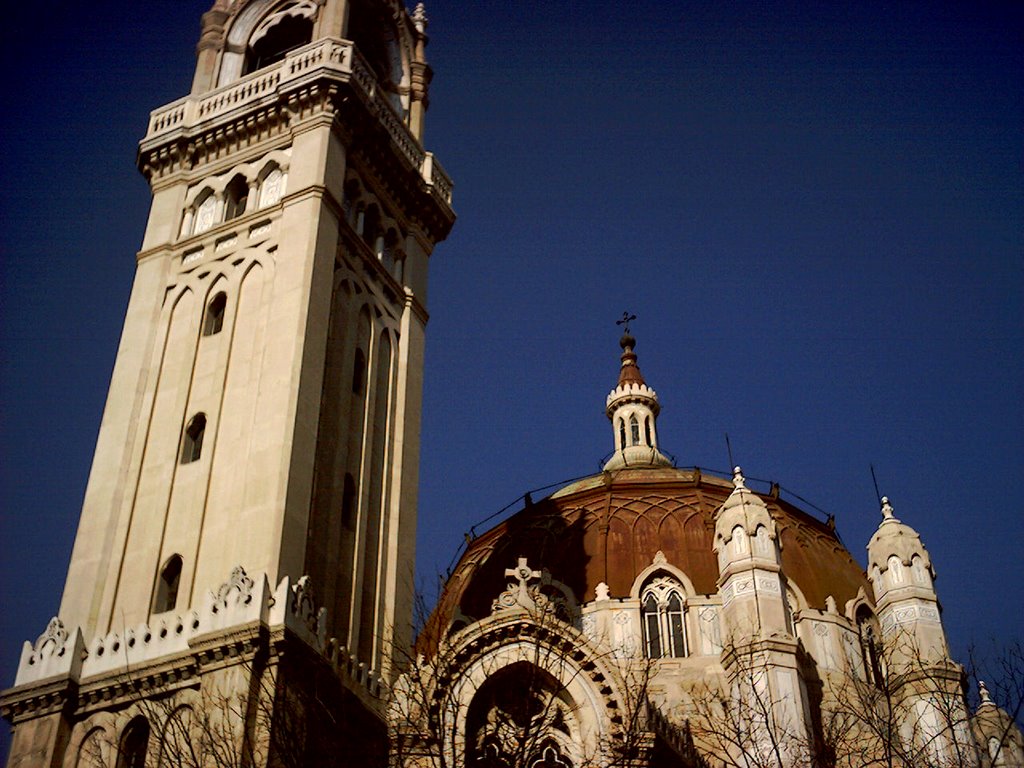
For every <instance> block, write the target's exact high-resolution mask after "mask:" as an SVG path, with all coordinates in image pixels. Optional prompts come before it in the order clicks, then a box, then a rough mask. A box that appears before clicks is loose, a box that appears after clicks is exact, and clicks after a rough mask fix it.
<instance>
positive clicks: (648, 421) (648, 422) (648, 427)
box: [644, 416, 654, 448]
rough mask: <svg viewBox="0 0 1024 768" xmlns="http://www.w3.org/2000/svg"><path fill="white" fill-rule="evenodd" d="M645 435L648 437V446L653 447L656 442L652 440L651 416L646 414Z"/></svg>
mask: <svg viewBox="0 0 1024 768" xmlns="http://www.w3.org/2000/svg"><path fill="white" fill-rule="evenodd" d="M644 437H645V438H647V447H648V448H653V447H654V442H653V441H652V440H651V417H650V416H644Z"/></svg>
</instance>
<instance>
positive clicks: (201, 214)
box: [192, 192, 217, 235]
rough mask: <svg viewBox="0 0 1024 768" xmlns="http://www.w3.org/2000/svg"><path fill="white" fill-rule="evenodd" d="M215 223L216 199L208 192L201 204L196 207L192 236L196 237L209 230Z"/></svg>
mask: <svg viewBox="0 0 1024 768" xmlns="http://www.w3.org/2000/svg"><path fill="white" fill-rule="evenodd" d="M216 223H217V197H216V196H215V195H214V194H213V192H208V193H207V194H206V196H205V197H204V198H203V199H202V202H200V203H199V205H198V206H197V207H196V212H195V221H194V223H193V225H192V234H193V235H198V234H200V233H202V232H205V231H206V230H208V229H211V228H212V227H213V226H214V225H215V224H216Z"/></svg>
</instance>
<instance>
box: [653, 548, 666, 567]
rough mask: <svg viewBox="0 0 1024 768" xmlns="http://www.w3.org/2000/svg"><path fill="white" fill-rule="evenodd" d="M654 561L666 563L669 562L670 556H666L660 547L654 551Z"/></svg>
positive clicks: (655, 563) (661, 563)
mask: <svg viewBox="0 0 1024 768" xmlns="http://www.w3.org/2000/svg"><path fill="white" fill-rule="evenodd" d="M652 562H653V564H654V565H665V564H666V563H667V562H668V558H666V557H665V553H664V552H662V551H661V550H660V549H659V550H658V551H657V552H655V553H654V560H653V561H652Z"/></svg>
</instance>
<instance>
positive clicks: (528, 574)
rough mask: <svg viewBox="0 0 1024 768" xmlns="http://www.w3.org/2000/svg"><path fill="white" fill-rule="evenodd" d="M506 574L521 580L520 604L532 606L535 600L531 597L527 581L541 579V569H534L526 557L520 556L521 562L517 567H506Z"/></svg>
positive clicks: (518, 600) (518, 599)
mask: <svg viewBox="0 0 1024 768" xmlns="http://www.w3.org/2000/svg"><path fill="white" fill-rule="evenodd" d="M505 575H506V576H512V577H514V578H516V579H518V581H519V595H518V598H517V600H516V602H518V603H519V604H520V605H522V606H524V607H527V608H528V607H530V606H532V605H533V600H532V599H531V598H530V593H529V592H528V591H527V589H526V585H527V583H528V582H529V581H530V580H531V579H539V578H540V577H541V573H540V571H534V570H532V569H531V568H530V566H529V565H527V564H526V558H525V557H520V558H519V563H518V564H517V565H516V567H515V568H506V569H505Z"/></svg>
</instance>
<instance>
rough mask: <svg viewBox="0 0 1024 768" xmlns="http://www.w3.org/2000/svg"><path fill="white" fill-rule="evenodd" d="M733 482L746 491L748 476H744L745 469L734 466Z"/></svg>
mask: <svg viewBox="0 0 1024 768" xmlns="http://www.w3.org/2000/svg"><path fill="white" fill-rule="evenodd" d="M732 484H733V486H735V487H736V488H742V489H743V490H744V491H746V490H748V489H747V478H745V477H744V476H743V470H742V469H740V468H739V467H733V470H732Z"/></svg>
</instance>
